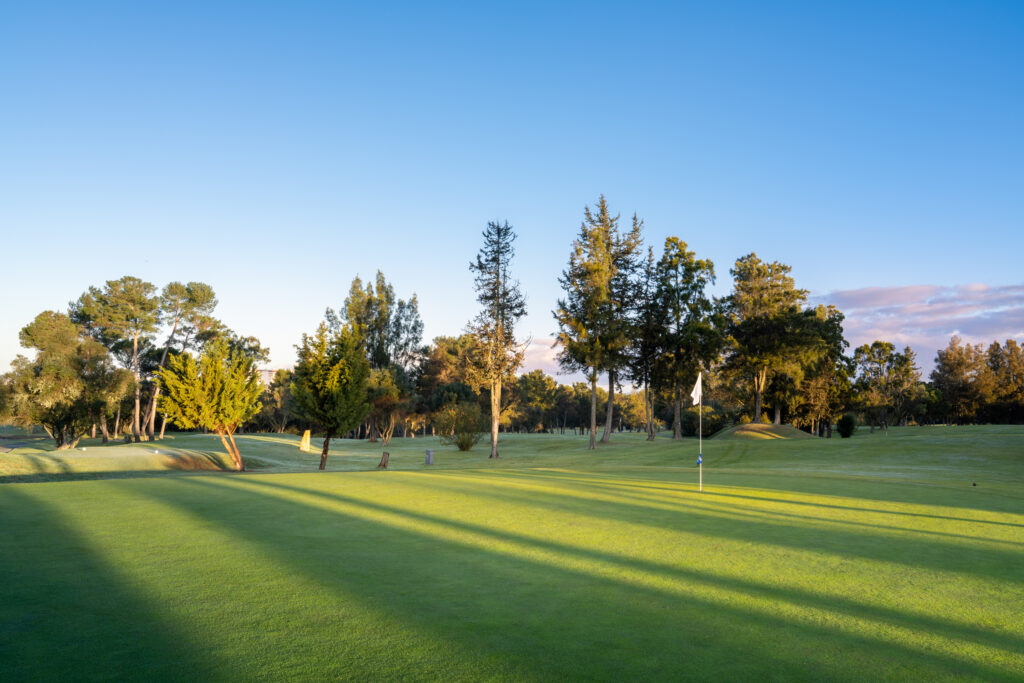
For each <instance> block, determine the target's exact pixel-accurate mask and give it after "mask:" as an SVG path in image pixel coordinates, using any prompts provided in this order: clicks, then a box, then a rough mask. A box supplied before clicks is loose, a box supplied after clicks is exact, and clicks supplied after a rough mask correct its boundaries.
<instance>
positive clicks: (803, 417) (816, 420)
mask: <svg viewBox="0 0 1024 683" xmlns="http://www.w3.org/2000/svg"><path fill="white" fill-rule="evenodd" d="M815 318H816V322H817V324H818V326H819V337H820V339H821V345H820V346H819V347H818V349H816V351H817V353H816V354H813V355H810V362H809V363H808V364H807V365H806V366H805V367H804V368H802V372H801V374H802V377H803V381H802V383H801V386H800V387H799V393H798V395H797V397H796V400H797V406H796V415H795V416H794V419H793V424H794V425H796V426H798V427H800V426H807V427H810V430H811V433H812V434H817V435H818V436H822V432H827V436H828V438H832V424H833V423H834V422H835V421H836V420H838V419H839V416H840V415H841V414H842V411H843V410H844V409H845V408H846V406H847V404H848V403H849V402H850V396H851V393H852V383H851V377H852V376H853V367H852V363H851V361H850V359H849V358H847V357H846V356H845V355H844V352H845V350H846V348H847V347H848V346H849V343H848V342H847V341H846V339H844V338H843V325H842V323H843V314H842V313H841V312H840V311H839V309H837V308H835V307H834V306H827V307H826V306H818V307H817V308H816V309H815Z"/></svg>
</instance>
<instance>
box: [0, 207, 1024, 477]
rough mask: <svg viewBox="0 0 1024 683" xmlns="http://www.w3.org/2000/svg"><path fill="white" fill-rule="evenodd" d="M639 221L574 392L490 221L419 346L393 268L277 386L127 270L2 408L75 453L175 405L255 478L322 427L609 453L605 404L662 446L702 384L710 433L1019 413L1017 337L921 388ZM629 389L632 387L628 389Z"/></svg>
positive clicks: (364, 289)
mask: <svg viewBox="0 0 1024 683" xmlns="http://www.w3.org/2000/svg"><path fill="white" fill-rule="evenodd" d="M643 228H644V223H643V221H642V220H640V218H639V217H638V216H636V215H634V216H633V217H632V220H631V221H630V223H629V225H628V227H625V226H622V225H620V217H619V216H617V215H612V212H611V211H610V210H609V207H608V205H607V202H606V201H605V198H604V197H603V196H602V197H601V198H600V199H599V200H598V202H597V204H596V205H595V206H594V207H585V209H584V217H583V221H582V222H581V225H580V230H579V233H578V235H577V237H576V239H575V240H574V241H573V244H572V249H571V252H570V255H569V260H568V265H567V267H566V269H565V270H564V271H563V272H562V274H561V276H560V277H559V283H560V285H561V287H562V290H563V296H562V297H561V298H560V299H559V300H558V303H557V307H556V309H555V310H554V311H553V315H554V319H555V322H556V323H557V325H558V336H557V342H556V347H557V358H558V362H559V364H560V366H561V368H562V369H563V370H564V371H570V372H582V373H583V374H584V376H585V377H586V378H587V381H586V382H585V383H577V384H574V385H572V386H564V385H560V384H558V383H557V382H556V381H555V379H554V378H552V377H549V376H547V375H545V374H544V373H542V372H540V371H539V370H538V371H534V372H530V373H527V374H524V375H522V376H518V377H517V371H518V369H519V368H520V367H521V365H522V361H523V352H524V348H525V343H526V342H525V340H522V339H518V338H517V337H516V334H515V326H516V324H517V322H518V321H519V320H520V319H521V318H522V316H523V315H525V312H526V304H525V298H524V296H523V294H522V292H521V290H520V287H519V283H518V281H516V280H515V278H514V277H512V275H511V269H510V267H511V263H512V260H513V257H514V248H513V244H514V241H515V238H516V235H515V232H514V231H513V229H512V227H511V226H510V225H509V224H508V223H507V222H505V223H499V222H491V223H489V224H488V225H487V228H486V229H485V230H484V232H483V245H482V247H481V249H480V251H479V253H478V255H477V257H476V259H475V260H474V261H473V262H471V263H470V264H469V268H470V271H471V272H472V273H473V275H474V285H475V288H476V293H477V298H478V301H479V304H480V309H479V313H478V314H477V315H476V316H475V317H474V318H473V319H472V320H470V321H469V322H468V323H467V326H466V329H465V331H464V332H463V333H462V334H460V335H458V336H453V337H438V338H435V339H434V341H433V343H432V344H431V345H423V343H422V333H423V322H422V320H421V318H420V315H419V310H418V302H417V299H416V296H415V294H414V295H412V297H411V298H409V299H407V300H406V299H400V298H398V297H397V296H396V294H395V291H394V287H393V286H392V285H391V284H390V283H389V282H388V281H387V279H386V278H385V277H384V275H383V274H382V273H380V272H378V273H377V275H376V278H375V279H374V280H373V281H370V282H366V283H364V282H363V281H362V280H361V279H360V278H358V277H357V278H355V280H354V281H353V282H352V285H351V288H350V290H349V293H348V296H347V297H346V299H345V300H344V302H343V305H342V306H341V307H340V308H339V309H338V310H336V311H335V310H333V309H327V311H326V313H325V316H324V320H323V322H322V323H321V324H320V325H319V326H318V328H317V329H316V331H315V332H314V333H313V334H310V335H303V337H302V340H301V343H300V344H299V345H298V346H297V349H298V357H299V358H298V364H297V365H296V367H295V369H294V370H282V371H279V372H278V373H277V376H276V377H275V378H274V379H273V381H272V382H271V383H270V385H269V386H267V387H261V385H260V384H259V383H258V380H257V379H256V370H255V368H256V365H257V363H259V362H265V361H266V359H267V350H266V349H264V348H262V346H261V345H260V343H259V341H258V340H256V339H255V338H252V337H241V336H239V335H237V334H235V333H234V332H232V331H231V330H229V329H227V328H226V327H225V326H224V325H223V324H222V323H221V322H220V321H218V320H217V319H216V318H215V317H213V312H214V309H215V307H216V304H217V300H216V297H215V295H214V292H213V290H212V289H211V288H210V287H209V286H208V285H206V284H204V283H199V282H190V283H188V284H181V283H178V282H173V283H170V284H168V285H167V286H166V287H164V288H163V290H162V291H159V292H158V291H157V289H156V287H154V286H153V285H152V284H150V283H147V282H144V281H142V280H139V279H137V278H134V277H124V278H121V279H120V280H112V281H109V282H107V283H106V284H105V286H104V287H102V288H99V287H90V288H89V289H88V290H87V291H86V292H85V293H83V294H82V295H81V296H80V297H79V298H78V299H76V300H75V301H73V302H71V304H70V305H69V308H68V311H67V313H66V314H65V313H58V312H52V311H48V312H44V313H42V314H40V316H38V317H37V318H36V320H35V321H33V322H32V323H31V324H30V325H28V326H26V328H24V329H23V330H22V332H21V342H22V344H23V345H24V346H25V347H26V348H29V349H34V350H35V352H36V353H35V358H34V359H29V358H26V357H24V356H19V357H18V358H17V359H16V360H15V362H14V363H13V368H12V370H11V372H9V373H7V374H6V375H4V376H3V378H2V381H0V410H2V411H3V414H4V415H6V416H7V417H8V418H13V419H15V420H16V421H19V422H22V423H24V424H41V425H43V426H44V427H45V428H46V429H47V431H48V432H49V433H50V434H51V435H52V436H53V438H54V439H55V441H56V442H57V444H58V446H59V447H70V446H73V445H74V444H75V443H76V442H77V441H78V439H80V438H81V436H82V435H83V434H85V433H87V432H88V431H89V430H92V431H93V432H94V433H95V430H96V429H97V427H98V428H99V430H100V432H101V433H102V434H103V437H104V440H107V438H108V436H109V434H110V433H111V429H110V422H111V420H112V421H113V430H112V431H113V434H114V435H117V434H120V433H121V431H122V430H129V431H130V432H131V438H132V439H134V440H135V441H140V440H144V439H153V438H157V436H156V431H155V422H156V416H157V414H158V413H163V415H164V422H163V425H162V426H161V430H160V435H161V436H162V434H163V429H164V427H165V426H166V424H167V422H168V421H171V422H172V423H175V424H177V425H178V426H179V427H181V428H186V429H188V428H202V429H206V430H209V431H213V432H215V433H217V434H219V435H220V436H221V438H222V439H223V440H224V444H225V449H226V451H227V452H228V453H229V454H230V455H231V457H232V458H233V459H234V460H235V462H236V465H237V466H239V467H240V466H241V456H240V454H239V453H238V448H237V445H236V444H235V442H234V438H233V434H234V432H235V431H236V430H237V429H238V428H240V426H241V425H243V424H245V423H248V425H249V427H250V428H254V429H273V430H277V431H283V430H285V429H288V428H296V427H298V428H310V427H311V428H315V429H317V430H318V431H319V432H321V433H323V434H324V435H325V440H324V447H323V453H322V460H321V464H322V465H323V464H324V462H325V459H326V455H327V452H328V448H329V443H330V440H331V439H332V438H334V437H338V436H354V437H359V438H367V439H369V440H371V441H381V442H383V443H384V444H385V445H386V444H387V443H388V442H389V441H390V439H391V438H392V437H393V435H394V434H395V432H396V430H397V431H399V432H400V433H401V434H402V435H403V436H415V434H416V433H417V431H419V432H420V433H423V432H425V431H426V429H427V428H428V427H429V428H431V429H432V430H439V431H440V432H441V434H442V436H445V437H447V436H451V432H453V431H456V430H463V431H465V430H466V429H467V427H466V425H470V426H473V425H476V427H475V428H474V429H475V430H479V431H483V430H485V426H484V425H480V424H478V423H479V422H481V421H482V420H483V419H484V418H483V416H484V415H489V420H488V421H489V426H490V430H489V431H490V455H491V457H498V454H499V449H498V439H499V433H500V431H501V430H502V429H505V430H517V431H552V430H559V431H562V432H564V431H566V430H567V429H573V430H580V431H581V432H584V431H585V432H587V433H589V435H590V447H591V448H593V447H595V446H596V442H597V427H598V424H597V415H598V412H599V410H600V411H602V412H603V413H604V429H603V433H602V435H601V440H602V441H608V440H609V439H610V438H611V436H612V434H613V433H614V431H616V430H617V429H642V430H644V431H646V432H647V434H648V437H649V438H654V435H655V433H656V431H658V430H659V429H660V428H661V427H662V426H666V425H670V426H671V428H672V434H673V437H675V438H680V437H681V436H683V435H684V433H687V432H692V429H693V426H692V425H693V422H695V420H694V419H693V416H694V415H695V413H693V409H692V408H686V409H684V406H683V401H684V397H685V396H686V394H687V392H688V389H689V387H690V386H691V385H692V383H693V382H694V381H695V379H696V377H697V375H698V373H704V376H705V404H706V410H707V411H709V414H708V415H707V416H706V422H707V424H708V425H709V426H716V425H721V424H723V423H725V422H731V421H733V422H734V421H743V420H755V421H762V420H767V419H768V418H767V417H765V416H763V415H762V413H763V411H764V409H765V408H770V409H771V412H772V413H773V419H774V422H776V423H779V422H782V421H783V420H785V421H787V422H790V423H792V424H795V425H797V426H799V427H802V428H804V429H807V430H808V431H811V432H813V433H817V434H820V435H831V429H832V425H833V424H834V423H835V421H836V420H838V418H839V417H840V416H841V415H842V414H843V413H846V412H851V411H853V412H857V413H859V414H860V415H861V416H862V419H863V420H864V421H865V422H867V423H869V424H871V425H872V428H874V427H875V426H878V427H882V428H885V427H887V426H888V425H892V424H908V423H911V422H922V421H930V422H936V421H945V422H950V421H955V422H967V421H979V420H980V421H1015V422H1020V421H1024V359H1022V352H1021V348H1020V346H1018V344H1017V343H1016V342H1015V341H1013V340H1008V341H1007V342H1006V343H1005V344H1003V345H1000V344H999V343H993V344H992V345H991V346H990V347H988V349H983V348H982V347H981V346H971V345H967V344H962V343H961V342H960V340H959V339H957V338H955V337H954V338H953V340H951V342H950V345H949V347H947V348H946V349H944V350H942V351H940V352H939V354H938V356H937V357H936V368H935V371H934V372H933V373H932V375H931V381H930V382H927V383H926V382H924V381H922V378H921V374H920V369H919V367H918V365H917V360H916V358H915V356H914V352H913V351H912V350H911V349H910V348H905V349H904V350H902V351H897V350H896V347H895V345H893V344H892V343H889V342H886V341H883V340H878V341H875V342H873V343H871V344H865V345H863V346H861V347H859V348H857V349H855V350H854V351H853V353H852V355H848V354H847V353H846V349H847V347H848V344H847V342H846V341H845V339H844V338H843V331H842V321H843V316H842V313H841V312H840V311H838V310H837V309H836V308H834V307H831V306H828V307H826V306H810V305H808V303H807V291H806V290H804V289H800V288H798V287H797V286H796V284H795V282H794V280H793V278H792V276H791V274H790V273H791V270H790V267H789V266H787V265H785V264H781V263H778V262H764V261H762V260H761V259H760V258H758V256H757V255H756V254H748V255H746V256H743V257H742V258H740V259H738V260H737V261H736V262H735V264H734V265H733V267H732V268H731V269H730V271H729V272H730V275H731V276H732V279H733V287H732V290H731V292H730V293H729V294H728V295H727V296H725V297H722V298H713V297H711V296H710V295H709V294H708V293H707V289H708V287H709V286H710V285H711V284H712V283H714V281H715V268H714V264H712V263H711V261H710V260H707V259H699V258H697V256H696V254H695V253H694V252H693V251H692V250H690V249H689V247H688V245H687V244H686V243H685V242H684V241H682V240H681V239H679V238H678V237H670V238H668V239H667V240H665V242H664V244H663V245H662V248H661V250H660V253H659V252H656V251H655V250H654V248H653V247H648V248H647V249H646V250H645V249H644V239H643ZM158 340H162V343H158ZM601 375H604V376H606V377H607V380H608V385H607V386H608V388H607V390H604V389H602V388H600V387H599V386H598V379H599V377H600V376H601ZM629 386H632V387H633V388H634V389H635V391H633V392H632V393H624V392H623V389H624V388H625V387H629ZM122 413H123V414H124V418H123V417H122ZM467 443H469V442H467Z"/></svg>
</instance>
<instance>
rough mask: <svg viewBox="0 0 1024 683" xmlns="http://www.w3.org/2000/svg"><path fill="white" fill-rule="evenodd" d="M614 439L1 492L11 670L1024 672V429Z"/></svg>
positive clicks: (0, 637) (27, 676) (361, 675)
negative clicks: (698, 463) (590, 446)
mask: <svg viewBox="0 0 1024 683" xmlns="http://www.w3.org/2000/svg"><path fill="white" fill-rule="evenodd" d="M616 441H617V443H615V444H613V445H611V446H608V447H605V448H603V449H600V450H598V451H597V452H596V453H588V452H587V451H585V450H583V445H584V443H585V442H584V441H583V440H582V438H580V437H568V436H566V437H559V436H516V437H509V438H508V440H507V445H506V447H505V448H504V449H503V457H502V459H501V460H500V461H498V462H490V461H488V460H487V459H486V452H485V450H484V449H482V448H478V449H477V450H475V451H473V452H471V453H469V454H461V453H458V452H456V451H454V450H450V449H447V448H443V447H440V446H438V444H437V443H436V441H432V440H429V439H427V440H424V439H415V440H396V441H395V442H394V443H393V444H392V445H391V447H390V452H391V453H392V462H393V463H395V464H396V466H397V467H399V468H400V469H399V471H387V472H380V471H367V470H370V469H371V468H372V467H373V466H374V465H375V464H376V460H377V459H379V454H380V451H381V448H380V445H379V444H378V445H373V444H369V445H368V444H362V443H358V444H356V443H345V442H342V443H341V444H339V449H338V451H337V455H332V459H331V467H332V468H335V471H329V472H326V473H319V472H314V471H312V469H313V468H314V467H315V460H316V454H303V455H298V454H297V450H296V449H295V448H294V445H295V442H294V441H290V440H289V439H288V438H281V437H276V436H269V435H264V436H248V437H243V441H241V442H240V444H239V445H240V447H241V448H242V450H243V453H248V454H249V455H250V458H251V459H250V465H251V466H261V467H262V470H259V471H255V472H253V473H251V474H246V475H234V474H223V473H213V474H211V473H200V474H196V475H181V474H162V475H159V476H147V477H134V478H114V479H106V480H100V481H93V480H89V481H66V482H46V483H21V484H6V485H0V520H2V522H3V527H2V531H0V533H2V535H3V536H2V538H3V543H2V552H0V680H3V681H14V680H71V679H75V680H82V679H106V678H113V679H121V678H132V679H145V680H231V681H237V680H250V679H261V680H325V679H356V680H368V679H374V680H394V679H409V680H467V681H470V680H471V681H480V680H552V679H572V680H575V679H600V680H616V681H621V680H685V679H702V680H703V679H709V678H712V679H721V680H759V679H804V680H843V679H848V680H1000V679H1004V680H1013V679H1020V678H1021V677H1022V676H1024V619H1022V618H1021V616H1022V614H1024V447H1022V446H1024V430H1022V429H1021V428H973V429H954V428H948V429H925V428H921V429H907V430H890V432H889V434H888V435H883V434H881V433H878V434H875V435H871V436H868V435H866V434H863V433H859V434H858V435H857V437H855V438H854V439H851V440H842V441H840V440H838V439H833V440H831V441H822V440H805V441H804V440H801V441H781V440H776V441H765V442H759V441H723V442H718V443H715V442H712V443H707V442H706V443H705V444H704V454H705V470H704V478H705V491H704V492H703V493H699V492H697V490H696V485H695V482H696V468H695V467H694V466H693V465H694V461H695V456H696V442H695V441H689V440H687V441H686V442H684V443H683V444H678V443H673V442H671V441H670V440H667V439H659V440H658V441H655V442H654V443H648V442H646V441H644V440H643V439H642V438H638V437H634V436H630V435H617V436H616ZM172 444H173V446H174V447H175V448H177V449H179V450H180V451H181V452H182V453H191V454H192V456H194V457H200V458H201V457H204V454H205V453H213V452H215V451H216V443H215V439H214V438H209V437H201V436H191V437H186V438H181V439H175V440H174V441H173V442H165V445H166V446H167V447H170V446H171V445H172ZM426 447H433V448H435V449H437V460H438V462H439V463H440V465H439V466H435V467H434V468H432V469H430V468H425V467H424V466H423V465H422V454H423V449H424V448H426ZM116 449H124V450H125V452H126V453H127V452H129V451H132V450H133V449H134V450H140V449H141V446H135V447H125V446H117V447H112V448H111V449H110V454H109V455H105V456H104V457H108V458H115V453H116V452H117V451H116ZM207 449H208V450H207ZM91 450H92V449H89V451H87V453H88V452H91ZM19 453H20V455H21V456H26V457H27V456H33V457H36V456H39V457H41V456H42V455H44V453H43V452H42V451H38V452H37V451H31V452H29V451H16V452H15V455H18V454H19ZM332 453H334V451H333V450H332ZM47 455H49V456H50V457H56V458H61V457H62V456H60V455H54V454H52V453H49V454H47ZM4 457H7V456H0V461H2V458H4ZM76 457H80V456H76V455H69V456H68V458H67V460H72V459H74V458H76ZM402 468H405V469H402ZM69 469H73V468H70V467H69ZM298 469H307V470H310V471H307V472H299V471H291V472H289V471H286V470H298ZM358 469H362V470H364V471H345V470H358ZM93 472H95V470H93ZM40 476H55V475H52V474H48V473H44V472H41V471H35V472H27V473H25V472H22V473H14V472H11V471H10V470H8V471H7V477H6V480H7V481H33V478H38V477H40ZM94 476H95V475H94ZM104 476H106V475H104ZM975 484H976V485H975Z"/></svg>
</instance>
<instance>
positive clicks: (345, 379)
mask: <svg viewBox="0 0 1024 683" xmlns="http://www.w3.org/2000/svg"><path fill="white" fill-rule="evenodd" d="M296 348H297V350H298V357H299V361H298V363H297V364H296V365H295V375H294V381H293V383H292V395H293V397H294V399H295V403H296V405H297V406H298V407H299V410H300V411H301V412H302V414H303V416H304V417H306V418H307V419H309V420H310V421H312V422H313V423H314V424H315V425H316V426H317V427H318V428H319V429H322V430H323V432H324V446H323V450H322V451H321V453H320V469H321V470H322V469H325V468H326V467H327V451H328V450H329V448H330V442H331V439H332V438H333V437H335V436H339V435H343V434H345V433H346V432H349V431H351V430H352V429H354V428H355V427H356V426H357V425H358V424H359V423H360V422H362V421H363V419H364V418H365V417H366V414H367V412H368V411H369V403H368V402H367V396H366V380H367V377H368V376H369V374H370V363H369V361H368V360H367V358H366V355H365V350H364V349H363V348H362V341H361V338H360V336H359V334H358V332H357V331H356V330H355V329H354V328H353V326H352V325H343V326H341V327H340V328H339V329H337V330H335V331H334V332H333V333H332V332H331V331H329V330H328V326H327V324H326V323H320V326H319V327H317V330H316V332H315V333H314V334H313V335H312V336H308V335H305V334H303V335H302V343H301V344H299V345H298V346H297V347H296Z"/></svg>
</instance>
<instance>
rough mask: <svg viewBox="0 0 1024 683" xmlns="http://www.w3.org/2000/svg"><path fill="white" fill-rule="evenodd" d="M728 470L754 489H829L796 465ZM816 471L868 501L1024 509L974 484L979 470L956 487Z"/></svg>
mask: <svg viewBox="0 0 1024 683" xmlns="http://www.w3.org/2000/svg"><path fill="white" fill-rule="evenodd" d="M908 469H910V468H908ZM724 471H725V472H727V473H728V474H730V475H732V476H736V477H745V478H747V479H749V480H751V481H752V482H756V483H752V484H751V487H753V488H760V489H769V490H776V491H786V492H793V493H810V494H820V493H821V492H822V488H825V487H823V486H821V485H820V484H818V483H817V482H815V481H813V480H811V479H810V478H808V479H804V478H802V477H800V476H799V475H800V474H801V472H800V471H799V469H798V468H796V467H794V470H793V473H792V474H790V473H783V472H772V471H768V470H764V471H758V472H756V473H753V472H729V470H728V469H725V470H724ZM706 474H707V473H706ZM812 474H815V475H818V476H817V477H816V478H817V479H818V481H821V480H823V479H824V480H831V482H830V485H829V486H828V488H829V489H830V492H831V493H832V494H833V495H847V496H853V497H857V498H863V499H865V500H875V501H880V502H891V503H913V504H918V505H935V504H936V503H935V500H936V498H941V499H942V502H941V505H942V506H943V507H950V508H964V509H969V510H986V511H989V512H1011V513H1017V514H1019V513H1020V512H1021V510H1022V508H1024V497H1021V496H1015V495H1010V494H1007V493H1006V492H1004V491H993V490H989V489H986V488H985V482H984V481H982V483H981V485H980V486H977V487H975V486H972V485H971V484H972V483H976V478H977V476H978V473H977V472H972V473H966V474H965V475H964V480H963V483H962V485H961V486H960V487H955V486H953V485H952V484H949V483H945V482H942V483H938V482H931V481H917V480H914V479H907V480H905V481H892V480H886V479H885V475H884V473H880V474H879V476H878V478H877V479H875V478H874V477H871V476H864V477H857V478H846V479H844V477H845V476H846V475H843V474H841V473H839V474H834V473H831V472H823V473H820V474H819V473H812ZM794 475H797V476H794ZM840 481H843V482H844V484H845V485H846V486H847V488H845V489H842V490H840V488H839V486H837V484H836V483H832V482H840Z"/></svg>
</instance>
